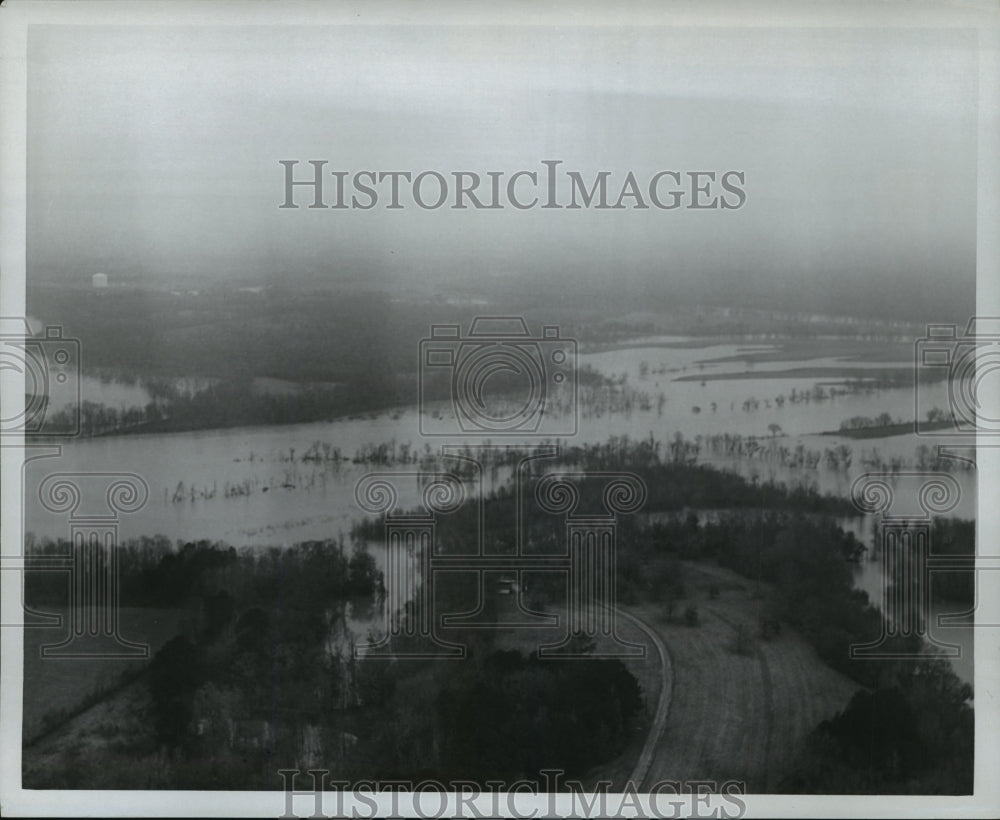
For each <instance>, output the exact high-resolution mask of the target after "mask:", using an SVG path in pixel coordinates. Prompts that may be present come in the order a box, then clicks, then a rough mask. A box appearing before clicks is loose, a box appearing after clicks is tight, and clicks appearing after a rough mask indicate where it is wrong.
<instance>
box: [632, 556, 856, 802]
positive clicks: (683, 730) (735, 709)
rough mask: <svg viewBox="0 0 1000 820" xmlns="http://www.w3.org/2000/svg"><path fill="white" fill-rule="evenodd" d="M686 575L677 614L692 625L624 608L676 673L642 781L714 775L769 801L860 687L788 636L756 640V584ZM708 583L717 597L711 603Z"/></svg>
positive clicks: (700, 568)
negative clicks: (742, 637)
mask: <svg viewBox="0 0 1000 820" xmlns="http://www.w3.org/2000/svg"><path fill="white" fill-rule="evenodd" d="M685 574H686V578H687V579H688V580H687V587H688V593H687V598H686V599H685V600H683V601H681V602H680V609H681V610H682V611H683V609H684V607H686V606H688V605H694V606H696V607H697V608H698V614H699V621H700V622H699V624H698V625H697V626H687V625H686V624H685V623H683V619H680V618H678V619H675V620H676V622H675V621H674V620H672V621H669V622H668V621H667V620H666V619H665V618H664V616H663V613H662V611H658V610H657V608H656V607H655V605H648V604H647V605H641V606H635V607H629V610H630V611H632V612H634V613H635V614H636V615H637V616H639V617H641V618H642V619H643V620H644V621H646V622H647V623H648V624H650V625H651V626H653V627H654V628H655V629H657V631H658V633H659V634H660V636H661V638H662V639H663V642H664V643H665V644H666V646H667V649H668V651H669V653H670V656H671V666H672V668H673V692H672V699H671V704H670V712H669V716H668V719H667V722H666V727H665V729H664V732H663V735H662V736H661V738H660V739H659V742H658V744H657V751H656V753H655V755H654V756H653V762H652V766H651V768H650V772H649V776H648V778H647V781H646V782H647V784H649V783H655V782H657V781H663V780H675V781H684V780H698V779H699V778H700V777H703V776H704V773H705V772H706V771H710V772H713V773H715V776H716V778H717V779H718V780H719V781H725V780H738V781H743V782H745V783H746V789H747V791H748V792H750V793H754V792H756V793H763V792H769V791H771V792H773V791H774V790H775V789H777V788H778V787H779V784H780V782H781V778H782V776H783V775H784V774H785V771H786V770H787V768H788V767H789V765H790V764H791V763H792V762H794V761H795V760H796V756H797V750H798V749H799V748H801V747H802V744H803V743H804V741H805V738H806V736H807V735H808V734H809V733H810V732H811V731H812V730H813V729H814V728H816V725H817V724H818V723H819V722H820V721H822V720H824V719H827V718H830V717H832V716H833V715H834V714H835V713H836V712H838V711H840V710H841V709H843V708H844V707H845V706H846V705H847V703H848V701H849V700H850V697H851V695H852V694H853V693H854V692H855V691H856V690H857V689H858V688H859V686H858V685H857V684H856V683H854V682H853V681H851V680H850V679H848V678H846V677H845V676H843V675H841V674H840V673H838V672H835V671H834V670H832V669H830V668H829V667H828V666H826V665H825V664H824V663H823V662H822V660H820V658H819V657H818V656H817V655H816V653H815V652H814V650H813V649H812V647H810V646H809V645H808V644H807V643H806V642H805V640H804V639H803V638H802V637H801V636H799V635H797V634H795V633H794V632H791V631H790V630H789V629H787V627H786V628H785V629H783V630H782V631H781V633H780V634H778V635H776V636H775V637H773V638H771V639H770V640H766V641H765V640H761V639H759V638H758V637H757V635H756V627H755V624H756V623H757V609H758V606H759V605H760V603H761V601H760V599H758V598H756V597H755V595H754V592H755V586H756V584H755V582H753V581H751V580H748V579H746V578H742V577H740V576H738V575H736V574H734V573H731V572H729V571H727V570H724V569H721V568H716V567H710V566H705V565H701V564H691V563H685ZM710 584H714V585H715V586H717V587H718V588H719V594H718V597H716V598H710V597H709V594H708V587H709V585H710ZM740 624H743V625H744V627H743V628H744V631H745V632H746V633H747V639H746V642H745V646H744V652H738V651H737V634H738V628H739V625H740Z"/></svg>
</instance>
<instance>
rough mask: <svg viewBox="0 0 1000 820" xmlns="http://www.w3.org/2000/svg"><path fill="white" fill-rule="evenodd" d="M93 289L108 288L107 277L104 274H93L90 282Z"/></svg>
mask: <svg viewBox="0 0 1000 820" xmlns="http://www.w3.org/2000/svg"><path fill="white" fill-rule="evenodd" d="M90 283H91V285H93V286H94V287H95V288H106V287H107V286H108V275H107V274H106V273H95V274H94V275H93V277H91V280H90Z"/></svg>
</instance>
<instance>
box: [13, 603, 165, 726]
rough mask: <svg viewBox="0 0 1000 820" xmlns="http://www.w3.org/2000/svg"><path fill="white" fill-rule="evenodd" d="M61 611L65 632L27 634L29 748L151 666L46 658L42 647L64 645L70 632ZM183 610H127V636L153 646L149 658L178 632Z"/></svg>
mask: <svg viewBox="0 0 1000 820" xmlns="http://www.w3.org/2000/svg"><path fill="white" fill-rule="evenodd" d="M54 611H57V612H58V613H59V614H60V616H61V617H62V622H63V624H64V627H63V628H58V627H53V628H46V629H25V630H24V712H23V714H24V721H23V724H22V726H23V729H22V731H23V737H24V741H25V743H30V742H32V741H33V740H35V739H36V738H38V737H39V736H40V735H41V734H43V733H44V732H46V731H49V730H51V729H53V728H55V727H57V726H59V725H60V724H61V723H63V722H65V721H66V720H67V719H68V718H69V717H71V716H72V715H74V714H75V713H76V712H78V711H79V710H80V709H81V708H82V707H85V706H86V705H88V704H89V703H94V702H96V700H97V699H100V697H101V695H102V694H103V693H106V692H109V691H110V690H112V689H114V688H116V687H117V686H120V685H121V683H122V681H123V680H126V679H128V678H129V677H131V676H132V675H134V674H135V673H137V672H140V671H141V670H142V669H143V668H144V667H145V665H146V664H147V663H148V662H149V661H148V660H131V659H108V658H95V659H92V660H91V659H85V658H52V657H48V658H43V657H42V656H41V647H42V646H44V645H45V644H54V643H59V642H60V641H61V640H62V639H63V638H64V636H65V634H66V631H65V630H66V629H68V623H69V621H68V619H67V610H66V609H65V608H63V609H61V610H58V609H57V610H54ZM182 616H183V611H182V610H176V609H147V608H145V607H123V608H122V609H121V610H120V614H119V623H120V625H121V631H122V634H123V635H124V636H125V637H126V638H128V639H129V640H132V641H137V642H142V643H146V644H148V645H149V655H150V657H152V656H153V654H155V653H156V651H157V650H158V649H159V648H160V647H161V646H163V644H164V643H166V642H167V641H168V640H169V639H170V638H172V637H173V636H174V635H176V634H177V632H178V627H179V624H180V621H181V618H182Z"/></svg>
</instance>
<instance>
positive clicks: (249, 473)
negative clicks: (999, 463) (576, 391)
mask: <svg viewBox="0 0 1000 820" xmlns="http://www.w3.org/2000/svg"><path fill="white" fill-rule="evenodd" d="M665 341H666V342H669V341H677V342H681V343H684V342H690V341H691V340H684V339H676V338H675V339H672V340H671V339H666V340H665V339H657V340H655V342H656V343H657V345H662V344H663V343H664V342H665ZM651 342H652V340H651ZM651 342H647V343H646V344H651ZM751 346H752V348H753V349H762V348H766V347H767V346H766V345H762V344H760V343H748V345H746V346H744V345H738V344H732V343H726V344H715V343H711V342H705V343H704V345H703V346H698V347H693V346H679V347H664V346H636V347H633V348H629V349H623V350H615V351H610V352H604V353H594V354H585V355H581V357H580V364H581V365H589V366H590V367H593V368H594V369H596V370H598V371H600V372H602V373H604V374H607V375H622V374H624V375H625V377H626V384H627V385H628V387H629V389H630V392H631V394H632V397H633V399H634V400H633V401H632V402H631V404H630V406H629V407H628V408H625V407H622V406H618V407H612V406H609V405H606V404H602V402H601V401H599V400H595V399H594V397H593V396H590V397H588V396H587V393H586V391H582V392H581V399H580V403H579V406H578V407H577V419H578V427H577V432H576V435H575V436H573V437H571V438H565V439H561V440H560V443H562V444H568V445H572V444H581V443H586V444H593V443H600V442H605V441H607V439H608V438H609V437H611V436H625V435H627V436H629V437H631V438H633V439H645V438H649V437H650V436H653V437H654V438H656V439H658V440H661V441H662V442H663V443H664V445H666V444H667V443H668V442H669V441H670V440H671V439H672V438H673V437H674V435H675V434H676V433H681V434H682V435H683V436H684V437H685V438H687V439H692V440H693V439H695V438H696V437H701V439H699V441H700V443H701V451H700V453H699V455H698V458H699V460H700V461H702V462H705V463H711V464H715V465H717V466H720V467H722V468H725V469H730V470H735V471H737V472H739V473H740V474H742V475H744V476H746V477H748V478H756V479H758V480H761V481H765V480H769V479H770V480H776V481H782V482H787V483H790V484H807V485H814V486H816V487H817V489H819V490H820V491H821V492H831V493H836V494H839V495H845V496H846V495H849V493H850V488H851V484H852V482H853V481H854V479H855V478H856V477H857V476H858V475H860V474H861V473H863V472H866V471H869V470H872V469H875V470H879V469H884V468H882V467H881V466H880V465H882V464H886V463H888V461H889V460H890V459H892V458H893V457H896V458H898V459H901V461H902V463H903V465H904V467H905V466H906V465H907V464H909V463H911V462H913V461H914V460H915V454H916V450H917V447H918V446H920V445H922V444H926V445H935V444H936V443H937V440H928V439H923V438H920V437H917V436H916V435H913V434H909V435H905V436H897V437H893V438H883V439H866V440H850V439H847V438H844V437H841V436H823V435H819V434H820V433H823V432H826V431H832V430H837V429H838V428H839V427H840V424H841V422H842V421H844V420H845V419H848V418H850V417H853V416H867V417H875V416H878V415H880V414H882V413H888V414H889V415H890V416H891V417H892V418H893V419H900V420H903V421H910V420H912V419H913V418H914V415H915V413H916V412H923V411H924V410H926V409H929V408H930V407H934V406H937V407H947V395H946V392H945V386H944V384H940V385H937V386H932V388H933V391H932V393H931V395H921V396H920V397H919V404H918V406H917V407H916V408H915V397H914V391H913V389H912V388H909V387H907V388H887V389H871V390H866V391H864V392H852V393H849V394H845V395H833V396H832V397H831V396H830V389H831V387H832V386H834V385H835V384H837V383H838V382H840V383H841V384H842V383H843V381H845V380H847V379H852V378H861V377H863V376H864V373H865V370H867V369H870V368H871V367H873V366H875V365H873V364H871V363H868V362H858V361H841V360H837V359H830V358H824V359H803V360H801V361H782V362H758V363H755V364H754V365H753V366H752V368H751V367H750V366H749V365H748V364H747V363H745V362H742V361H735V362H734V361H728V362H709V361H707V360H711V359H721V358H726V357H732V356H738V355H739V354H740V353H741V352H745V351H746V350H748V349H749V348H750V347H751ZM877 366H878V367H880V368H886V367H893V366H896V367H898V368H899V369H900V370H904V369H909V368H911V367H912V364H910V363H908V362H899V363H889V364H886V363H879V364H878V365H877ZM816 367H824V368H830V367H833V368H838V369H839V370H840V377H838V378H831V376H830V375H829V374H823V375H814V376H808V375H806V376H796V377H794V378H789V377H787V376H780V377H773V376H772V375H770V374H774V373H778V372H780V371H787V370H791V369H794V368H816ZM748 372H752V374H753V375H752V377H751V378H747V377H746V375H747V373H748ZM720 374H723V375H725V374H728V375H730V376H732V378H716V379H711V378H708V377H710V376H715V377H718V376H719V375H720ZM691 376H694V377H695V378H694V379H693V380H685V379H686V378H687V377H691ZM703 377H704V380H702V378H703ZM818 388H820V389H818ZM83 393H84V395H85V396H86V397H87V398H90V399H92V398H93V397H94V396H97V395H100V396H101V397H102V398H103V400H104V401H105V402H106V403H108V404H111V405H113V406H119V405H122V406H128V405H131V404H142V403H144V396H145V391H143V389H142V388H141V387H140V386H128V385H120V384H111V385H107V384H103V383H101V382H99V380H96V379H88V380H86V381H85V383H84V385H83ZM803 396H808V397H809V398H808V399H807V400H805V399H803V398H802V397H803ZM444 412H445V414H446V415H447V413H448V412H449V411H448V408H445V409H444ZM724 434H729V435H730V436H733V435H739V436H742V437H744V438H746V437H749V436H754V437H757V439H758V440H759V442H760V444H761V447H760V448H759V449H758V451H757V453H756V454H755V455H754V456H753V457H747V456H745V455H744V456H736V457H734V456H732V455H726V454H724V453H721V452H719V451H718V450H715V451H713V449H712V447H711V446H710V444H709V440H710V439H711V437H712V436H722V435H724ZM493 441H494V443H498V442H499V440H498V439H497V438H496V437H494V439H493ZM390 442H391V443H393V445H394V448H395V454H396V459H395V463H394V464H393V465H392V466H385V467H380V466H376V465H374V464H371V463H354V462H353V460H352V459H353V458H354V456H355V454H356V453H357V452H358V451H360V450H362V449H363V448H364V447H365V446H366V445H380V444H384V443H390ZM441 442H442V439H426V438H422V437H421V435H420V429H419V418H418V414H417V412H416V409H415V407H408V408H400V409H397V410H394V411H387V412H383V413H379V414H377V415H373V416H371V417H365V418H352V419H343V420H338V421H334V422H323V423H311V424H300V425H290V426H282V427H250V428H238V429H230V430H212V431H203V432H195V433H170V434H153V435H130V436H119V437H108V438H96V439H86V440H73V441H67V442H65V443H62V444H60V445H43V446H39V447H37V448H34V449H33V450H32V452H31V455H32V456H34V458H33V459H32V460H30V461H29V462H28V464H27V466H26V468H25V476H24V482H23V487H24V498H23V504H24V514H25V530H26V531H28V532H31V533H33V534H34V535H35V537H37V538H52V539H55V538H66V537H68V536H69V527H70V521H69V518H68V514H67V513H66V512H62V513H54V512H50V511H49V510H47V509H45V507H44V506H43V505H42V504H41V503H40V500H39V485H40V483H41V482H42V480H43V479H44V478H45V477H46V476H48V475H50V474H52V473H70V474H79V473H110V474H121V473H130V474H135V475H138V476H140V477H141V479H142V481H143V482H144V483H145V485H146V486H147V487H148V498H147V500H146V503H145V504H144V505H143V506H142V508H141V509H140V510H138V511H136V512H132V513H123V514H121V515H120V516H119V517H118V522H117V527H118V536H119V538H120V539H121V540H125V539H128V538H132V537H137V536H143V535H150V536H152V535H163V536H166V537H167V538H169V539H171V540H174V541H178V540H179V541H190V540H199V539H208V540H211V541H216V540H218V541H225V542H227V543H230V544H233V545H235V546H250V547H264V546H270V545H288V544H293V543H296V542H299V541H303V540H308V539H319V538H330V537H337V536H339V535H342V534H343V535H347V533H348V531H349V530H350V527H351V524H352V523H353V522H355V521H357V520H358V519H359V518H361V517H362V516H364V515H365V513H364V511H363V510H362V509H361V508H360V507H359V505H358V502H357V500H356V499H355V485H356V484H357V482H358V480H359V479H360V478H361V477H362V476H364V475H366V474H369V473H371V472H391V473H395V474H400V473H410V475H400V476H399V477H398V478H396V479H395V481H394V483H395V484H396V486H397V492H398V496H399V497H398V506H397V509H398V510H402V509H406V508H412V507H413V506H415V505H416V504H417V502H418V501H419V498H420V496H419V492H420V487H419V486H418V481H417V479H416V477H415V474H416V472H417V471H418V469H419V467H418V465H417V464H416V463H413V462H414V461H415V459H414V458H413V456H414V454H420V455H422V454H430V453H437V452H439V450H440V446H441ZM447 443H448V444H449V445H455V444H460V443H467V444H478V443H481V441H480V440H479V439H476V438H475V437H465V438H464V439H463V437H461V436H457V437H456V438H455V440H451V439H447ZM504 443H507V442H504ZM510 443H514V442H510ZM533 443H538V442H537V440H534V441H533ZM840 444H844V445H846V446H848V447H849V448H851V452H852V454H853V458H852V462H851V465H850V467H846V466H844V465H840V466H830V465H829V464H828V463H827V462H826V461H825V460H824V459H820V461H819V463H818V464H815V465H813V466H803V465H802V464H796V463H794V461H795V460H794V458H789V456H790V455H792V454H794V452H795V450H796V448H799V447H800V445H801V448H802V449H803V450H805V451H810V450H811V451H817V452H819V453H823V452H825V451H826V450H827V449H832V448H835V447H837V446H838V445H840ZM324 448H325V449H324ZM404 449H405V451H406V452H407V453H408V454H409V458H407V459H405V460H406V461H408V462H410V463H401V462H403V461H404V459H402V458H401V454H402V452H403V451H404ZM334 450H339V453H340V454H341V456H342V458H340V459H338V460H334V459H332V458H328V457H320V458H318V459H312V458H310V459H304V458H303V456H306V455H307V454H319V455H320V456H324V455H325V456H329V455H330V454H331V453H333V452H334ZM782 451H783V452H784V456H781V455H780V453H781V452H782ZM507 476H509V470H508V471H506V472H501V473H500V474H497V475H495V476H493V478H492V480H491V479H490V478H489V477H487V479H486V483H485V489H486V491H489V490H490V489H492V487H493V486H496V484H497V483H498V482H501V481H503V480H504V479H505V478H506V477H507ZM953 476H954V478H955V479H956V481H957V482H958V484H959V486H960V488H961V498H960V500H959V501H958V503H957V504H956V506H955V508H954V509H953V510H952V511H951V514H953V515H961V516H963V517H974V516H975V481H974V472H973V471H970V470H956V471H954V472H953ZM110 513H111V511H110V510H107V511H105V512H104V514H110ZM859 536H860V537H862V539H863V540H864V541H865V542H866V543H869V542H870V539H871V527H870V526H868V525H864V526H863V527H862V531H861V532H859ZM380 560H381V559H380ZM878 572H879V570H878V569H877V567H876V565H874V564H872V565H870V566H869V565H868V564H866V565H865V567H864V568H863V569H862V571H861V572H860V573H859V586H860V587H861V588H863V589H866V590H869V589H870V592H871V594H872V596H873V597H874V598H875V599H876V600H877V598H878V596H877V595H876V594H875V593H876V592H879V591H880V589H881V578H880V576H879V577H876V575H877V573H878ZM959 631H960V630H949V637H950V634H951V632H956V633H957V632H959ZM968 631H970V632H971V629H970V630H968ZM968 654H970V655H971V653H968ZM969 663H970V665H971V658H970V659H969ZM963 677H964V675H963ZM969 679H971V672H970V678H969Z"/></svg>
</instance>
